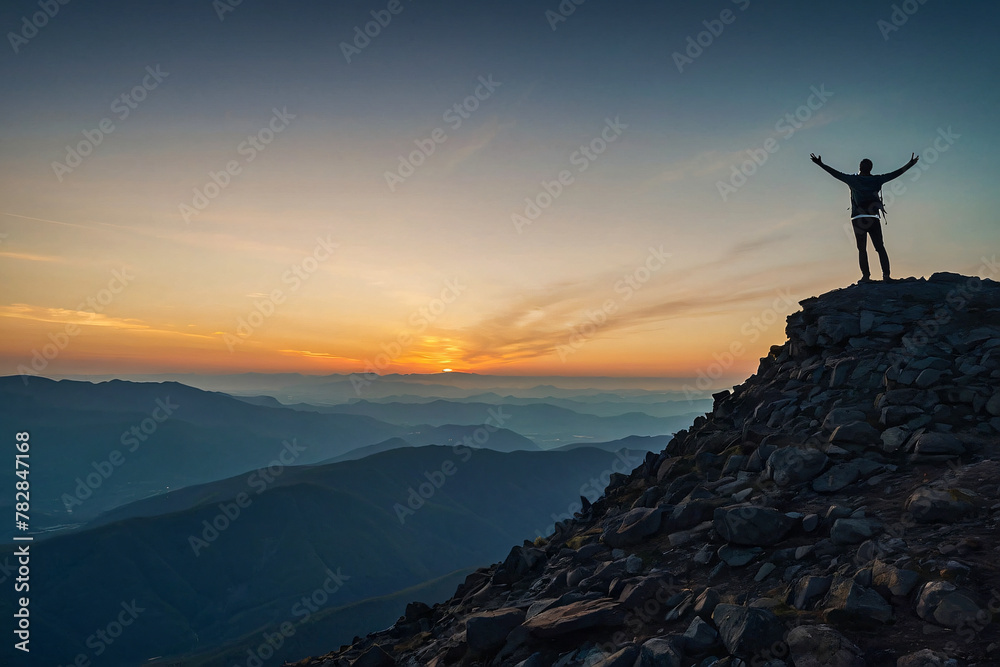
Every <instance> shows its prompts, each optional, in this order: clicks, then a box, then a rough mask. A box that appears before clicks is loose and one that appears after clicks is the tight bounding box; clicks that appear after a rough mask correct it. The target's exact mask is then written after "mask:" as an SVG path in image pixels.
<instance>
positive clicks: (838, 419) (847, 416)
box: [823, 408, 865, 431]
mask: <svg viewBox="0 0 1000 667" xmlns="http://www.w3.org/2000/svg"><path fill="white" fill-rule="evenodd" d="M864 419H865V413H864V412H862V411H861V410H858V409H857V408H834V409H833V410H830V412H829V413H827V415H826V418H824V419H823V428H824V429H825V430H827V431H835V430H836V429H837V427H838V426H843V425H844V424H850V423H851V422H858V421H864Z"/></svg>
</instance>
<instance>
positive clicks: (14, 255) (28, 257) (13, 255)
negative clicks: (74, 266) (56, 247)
mask: <svg viewBox="0 0 1000 667" xmlns="http://www.w3.org/2000/svg"><path fill="white" fill-rule="evenodd" d="M0 257H6V258H7V259H20V260H23V261H25V262H65V261H66V259H65V258H63V257H56V256H54V255H34V254H32V253H28V252H2V251H0Z"/></svg>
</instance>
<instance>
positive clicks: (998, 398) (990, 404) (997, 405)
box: [984, 391, 1000, 417]
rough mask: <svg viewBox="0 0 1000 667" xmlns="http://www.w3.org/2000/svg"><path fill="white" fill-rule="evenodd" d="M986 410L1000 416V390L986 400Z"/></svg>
mask: <svg viewBox="0 0 1000 667" xmlns="http://www.w3.org/2000/svg"><path fill="white" fill-rule="evenodd" d="M984 407H985V408H986V412H988V413H989V414H991V415H993V416H994V417H1000V391H998V392H996V393H994V394H993V395H992V396H990V400H988V401H986V405H985V406H984Z"/></svg>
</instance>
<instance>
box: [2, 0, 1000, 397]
mask: <svg viewBox="0 0 1000 667" xmlns="http://www.w3.org/2000/svg"><path fill="white" fill-rule="evenodd" d="M577 2H579V0H577ZM577 2H573V1H572V0H564V1H563V2H562V3H560V2H556V1H555V0H551V1H549V2H520V1H517V0H502V1H501V0H496V1H493V0H490V1H487V0H471V1H469V0H467V1H465V2H458V1H457V0H456V1H454V2H422V1H420V0H395V1H393V2H389V1H388V0H387V1H384V2H383V1H382V0H375V1H372V2H355V1H352V0H347V1H339V0H338V1H337V2H315V1H311V2H304V1H296V0H292V1H286V2H276V1H273V0H272V1H269V0H242V2H237V0H216V1H215V2H212V1H211V0H198V1H197V2H193V1H187V2H184V1H182V2H167V1H156V0H153V1H150V2H142V3H135V2H99V1H93V2H82V1H81V0H77V1H75V2H66V4H60V3H59V2H57V1H56V0H41V1H39V0H34V1H29V0H11V1H9V2H5V3H3V7H2V9H0V28H2V29H3V31H4V33H5V39H4V44H2V45H0V80H2V82H3V90H4V91H5V94H4V95H3V96H2V97H0V114H2V118H3V121H4V122H3V123H2V124H0V267H2V268H0V327H2V336H0V374H15V373H37V374H42V375H58V374H70V373H94V374H120V375H122V376H126V375H127V374H129V373H151V372H200V373H231V372H243V371H263V372H278V371H296V372H302V373H314V374H317V373H335V372H336V373H347V372H376V373H391V372H439V371H442V370H445V369H452V370H456V371H469V372H477V373H492V374H522V375H606V376H616V375H618V376H653V375H662V376H677V377H687V378H692V377H699V378H701V377H705V378H711V379H717V378H719V377H720V376H724V377H736V378H739V377H742V376H745V375H746V374H748V373H750V372H752V371H753V370H754V369H755V368H756V366H757V363H758V358H759V357H761V356H764V355H765V354H766V353H767V350H768V347H769V346H770V345H775V344H781V343H782V342H784V339H785V335H784V319H785V317H786V316H787V315H788V314H789V313H791V312H794V311H795V310H798V308H799V307H798V301H800V300H802V299H805V298H808V297H810V296H814V295H817V294H821V293H823V292H826V291H829V290H832V289H837V288H840V287H844V286H847V285H849V284H851V283H852V282H854V281H856V280H857V279H858V278H859V277H860V271H859V269H858V266H857V251H856V249H855V247H854V242H853V238H852V236H851V235H850V233H849V231H850V230H849V220H848V218H849V214H848V205H849V200H848V190H847V187H846V186H845V185H843V184H842V183H840V182H838V181H836V180H834V179H833V178H831V177H829V176H828V175H827V174H825V173H824V172H823V171H822V170H820V169H819V168H818V167H816V166H815V165H813V164H812V163H811V162H810V160H809V154H810V153H816V154H819V155H821V156H822V157H823V160H824V162H826V163H828V164H830V165H831V166H833V167H835V168H837V169H839V170H841V171H844V172H847V173H854V172H856V171H857V165H858V162H859V161H860V159H861V158H864V157H868V158H870V159H871V160H872V161H873V162H874V164H875V169H874V171H875V172H876V173H883V172H888V171H892V170H894V169H896V168H898V167H900V166H902V165H903V164H904V163H905V162H906V161H907V160H908V159H909V158H910V155H911V153H914V152H915V153H916V154H917V155H919V156H920V158H921V160H920V162H919V163H918V165H917V166H916V167H914V168H913V169H912V170H911V171H910V172H907V173H906V174H905V175H904V176H902V177H901V178H900V179H898V180H897V181H896V184H897V188H896V190H894V191H892V192H890V191H889V186H887V188H886V192H885V198H886V201H887V204H888V206H887V208H888V219H887V223H888V224H887V226H884V227H883V232H884V235H885V239H886V245H887V248H888V251H889V255H890V258H891V260H892V262H893V275H894V276H896V277H905V276H930V275H931V274H932V273H934V272H936V271H955V272H960V273H964V274H967V275H980V276H983V277H991V276H992V277H994V278H996V277H997V276H996V275H994V274H995V272H996V268H995V264H991V263H990V262H989V261H987V260H989V259H990V258H992V257H993V256H994V254H995V251H996V248H997V245H998V244H997V242H998V240H1000V233H998V231H997V229H998V227H997V217H996V213H995V210H996V204H997V188H996V185H995V183H996V181H997V180H998V176H1000V167H998V166H997V160H996V153H997V150H996V149H997V146H998V141H997V140H998V129H997V125H996V113H995V110H996V108H997V107H998V102H1000V91H998V87H997V86H996V84H995V72H996V70H997V66H998V64H1000V45H998V42H997V40H996V39H995V34H994V33H995V27H996V25H998V19H1000V6H998V5H997V4H996V3H988V2H966V3H945V2H941V1H940V0H925V1H924V2H919V1H918V0H909V1H908V2H904V3H901V4H894V3H888V2H886V3H882V2H871V1H870V0H869V1H865V2H862V1H861V0H846V1H844V2H838V3H812V2H810V3H803V2H790V1H786V2H764V1H763V0H718V1H716V2H704V1H701V2H695V1H693V0H690V1H671V2H614V3H612V2H609V1H607V0H586V1H585V2H579V4H577ZM46 11H47V12H48V15H47V14H45V12H46ZM366 32H367V34H366ZM991 82H993V83H991ZM870 255H871V262H872V265H873V266H877V258H876V257H875V256H874V252H873V251H870ZM876 277H878V276H877V275H876Z"/></svg>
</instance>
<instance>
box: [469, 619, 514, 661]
mask: <svg viewBox="0 0 1000 667" xmlns="http://www.w3.org/2000/svg"><path fill="white" fill-rule="evenodd" d="M524 616H525V611H524V610H523V609H517V608H510V609H499V610H497V611H488V612H486V613H485V614H480V615H478V616H472V617H470V618H468V619H467V620H466V621H465V637H466V642H468V644H469V652H470V653H471V654H472V655H473V656H485V655H490V654H491V653H494V652H496V651H497V650H499V648H500V647H501V646H503V643H504V641H506V639H507V635H509V634H510V631H511V630H513V629H514V628H516V627H517V626H519V625H521V623H523V622H524Z"/></svg>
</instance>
